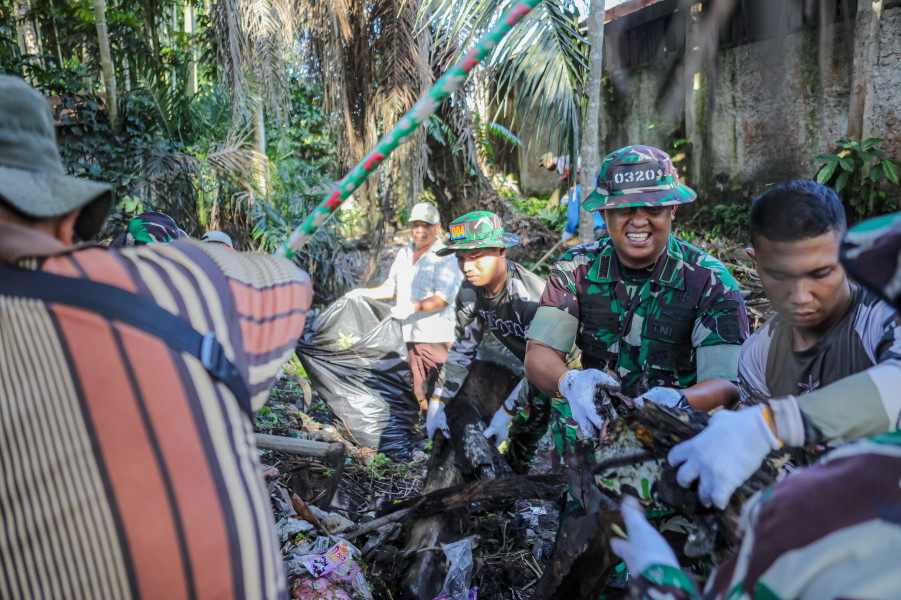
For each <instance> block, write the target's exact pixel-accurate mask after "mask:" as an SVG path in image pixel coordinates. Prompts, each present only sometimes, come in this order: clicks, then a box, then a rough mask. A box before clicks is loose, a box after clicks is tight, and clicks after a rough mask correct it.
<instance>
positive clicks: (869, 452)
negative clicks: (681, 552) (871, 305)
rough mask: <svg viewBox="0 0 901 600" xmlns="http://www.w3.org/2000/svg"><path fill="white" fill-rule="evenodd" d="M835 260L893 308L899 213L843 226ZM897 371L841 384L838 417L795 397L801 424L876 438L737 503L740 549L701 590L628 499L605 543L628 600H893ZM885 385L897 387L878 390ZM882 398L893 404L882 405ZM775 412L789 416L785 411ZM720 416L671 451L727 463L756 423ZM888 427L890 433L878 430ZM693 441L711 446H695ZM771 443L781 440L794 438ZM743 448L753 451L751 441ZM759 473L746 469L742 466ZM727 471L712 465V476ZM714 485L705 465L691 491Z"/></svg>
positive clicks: (897, 527) (898, 292)
mask: <svg viewBox="0 0 901 600" xmlns="http://www.w3.org/2000/svg"><path fill="white" fill-rule="evenodd" d="M840 256H841V262H842V264H843V265H844V267H845V269H846V270H847V271H848V273H849V274H850V275H851V276H852V277H853V278H854V279H855V280H856V281H858V282H859V283H860V284H861V285H862V286H864V287H865V288H867V289H869V290H870V291H872V292H873V293H875V294H877V295H878V296H879V297H881V298H882V299H883V300H885V301H886V302H887V303H889V304H890V305H891V306H892V307H893V308H894V309H895V310H896V311H897V310H898V309H899V308H901V269H899V266H901V213H895V214H892V215H886V216H882V217H877V218H875V219H871V220H869V221H865V222H864V223H862V224H860V225H858V226H856V227H854V228H852V229H851V230H849V231H848V232H847V234H846V235H845V237H844V240H843V241H842V243H841V250H840ZM892 371H893V372H892ZM897 371H898V369H897V368H894V369H892V370H890V371H889V373H885V374H883V375H881V376H877V377H871V379H872V381H871V382H866V381H864V380H863V378H860V380H859V381H858V382H857V385H856V386H854V387H853V388H848V389H846V392H847V393H846V396H847V399H850V400H853V401H854V402H857V403H858V404H856V405H855V407H854V410H848V409H847V406H845V407H844V409H843V410H842V412H841V414H842V415H843V418H842V419H837V418H834V415H837V414H838V413H837V412H836V411H835V409H836V408H837V407H836V406H835V404H836V402H835V401H834V399H828V398H824V399H823V401H822V402H820V403H811V404H806V405H804V406H802V407H800V408H799V407H798V405H797V403H794V405H793V408H792V410H793V411H795V413H796V416H795V417H793V419H796V420H797V422H798V424H801V423H808V424H811V425H815V426H817V427H820V428H822V429H823V430H827V429H828V430H829V432H830V433H831V434H833V435H836V436H841V437H842V438H843V439H844V440H845V441H850V440H854V439H859V438H861V437H864V436H873V435H875V434H879V435H875V437H870V438H869V439H866V440H863V441H858V442H856V443H854V444H847V445H844V446H842V447H841V448H838V449H837V450H833V451H832V452H830V453H829V454H827V455H826V456H825V457H824V458H823V459H822V460H821V461H820V462H819V463H817V464H816V465H814V466H812V467H808V468H804V469H801V470H799V471H797V472H795V473H792V474H791V475H789V476H788V477H786V478H785V479H783V480H782V481H780V482H779V483H776V484H774V485H773V486H771V487H769V488H766V489H764V490H761V491H760V492H758V493H757V494H756V495H754V496H753V497H752V498H751V499H750V500H749V501H748V502H747V503H745V505H744V509H743V511H742V516H741V519H740V521H739V535H738V539H740V540H741V546H740V547H739V548H738V549H737V552H736V553H735V554H733V555H732V556H731V557H729V558H728V559H726V560H725V561H724V562H723V563H722V564H721V565H720V566H719V567H718V568H717V569H716V571H715V572H714V573H713V575H712V576H711V577H710V579H709V581H708V582H707V585H706V588H705V589H704V591H703V592H701V591H700V590H698V589H697V587H696V586H695V584H694V582H693V581H692V580H691V579H690V578H689V577H688V576H687V575H686V574H685V573H683V572H682V570H681V568H680V565H679V561H678V559H677V557H676V556H675V554H674V553H673V551H672V549H671V548H670V547H669V546H668V545H667V543H666V541H665V540H664V539H663V538H662V537H661V536H660V534H658V533H657V532H656V531H655V530H654V528H653V527H651V526H650V525H649V524H648V523H647V521H646V520H645V517H644V515H643V510H642V508H641V507H640V506H639V505H638V503H637V502H634V501H633V500H632V499H631V498H629V499H627V500H626V501H624V502H623V506H622V513H623V519H624V521H625V524H626V529H627V533H628V539H615V540H612V541H611V549H612V550H613V551H614V552H615V553H616V554H617V555H618V556H620V557H622V558H623V560H624V561H625V562H626V565H627V566H628V570H629V572H630V573H631V574H632V575H633V576H634V577H635V580H634V584H633V586H632V589H631V590H630V592H631V597H634V598H642V599H647V600H650V599H652V598H669V599H672V600H683V599H684V600H687V599H696V598H768V599H772V600H779V599H781V598H786V599H788V598H886V599H888V598H897V597H898V590H901V570H899V569H898V558H897V556H898V555H897V551H898V550H897V549H898V547H899V546H901V524H899V523H901V519H899V516H898V515H899V507H901V487H899V485H898V481H899V479H901V432H899V431H898V430H897V427H898V422H899V414H901V403H899V402H898V401H897V396H898V393H897V390H898V380H899V376H898V374H897ZM871 375H872V374H871ZM852 377H857V375H855V376H852ZM847 379H851V377H849V378H847ZM836 385H840V383H838V382H837V383H834V384H833V386H836ZM889 390H894V393H893V394H884V393H883V392H886V391H889ZM822 391H825V390H820V391H819V392H813V393H811V394H808V395H807V396H804V398H812V397H813V396H814V395H816V394H818V393H821V392H822ZM888 396H894V398H895V399H894V400H891V401H889V402H886V401H885V398H887V397H888ZM774 402H785V400H771V401H770V404H773V403H774ZM762 406H765V405H755V406H752V407H750V408H746V409H744V410H741V411H739V412H737V413H732V412H728V411H720V412H718V413H717V414H716V415H714V417H716V416H717V415H724V416H726V417H732V418H733V420H734V419H735V418H736V417H738V418H742V417H741V415H746V416H749V417H751V418H752V419H755V420H757V421H758V422H761V419H759V418H758V417H756V415H757V414H759V413H760V411H761V407H762ZM782 410H784V411H788V410H789V406H788V405H786V406H785V407H783V409H782ZM830 413H832V414H830ZM728 423H729V419H727V420H718V419H716V418H714V419H712V420H711V423H710V425H709V426H708V427H707V429H705V430H704V431H703V432H701V433H700V434H699V435H698V436H695V437H694V438H692V439H690V440H688V441H687V442H684V443H683V444H680V445H679V446H676V447H675V448H674V449H673V450H672V451H671V455H670V456H671V458H672V453H674V452H676V451H677V450H680V449H684V450H685V452H684V453H685V454H686V455H694V456H701V457H705V456H707V457H709V455H710V454H711V453H713V454H722V453H723V451H725V454H726V460H729V459H732V458H737V457H741V456H743V455H745V454H747V450H748V448H749V446H748V445H747V444H748V442H749V441H750V440H749V438H748V436H747V435H741V431H742V430H746V431H754V430H758V431H759V430H760V429H761V426H753V425H749V426H748V427H747V428H739V429H735V428H732V429H731V430H730V428H729V427H728ZM833 424H834V425H833ZM767 425H769V427H770V428H771V429H772V432H771V433H770V434H769V436H770V437H773V436H775V435H779V436H780V438H781V437H783V436H784V435H785V430H786V428H783V427H778V428H776V427H774V426H773V420H772V415H771V416H770V417H769V418H768V419H767V421H766V423H765V424H764V425H763V426H762V427H763V428H764V429H766V427H767ZM776 425H777V426H778V425H779V422H778V419H777V421H776ZM787 429H789V430H791V429H793V428H791V427H788V428H787ZM892 430H894V431H892ZM885 431H889V432H890V433H880V432H885ZM717 432H719V433H717ZM736 433H738V434H739V435H738V436H736ZM710 434H713V435H710ZM701 437H704V438H713V439H716V442H718V443H716V444H707V443H705V444H702V445H700V446H698V445H695V444H693V442H694V441H695V440H697V439H698V438H701ZM776 441H777V442H778V443H777V446H778V445H779V444H781V443H785V445H790V444H792V443H797V442H799V441H800V439H796V440H790V439H784V438H783V439H779V440H776ZM705 446H706V447H705ZM768 450H769V448H767V450H766V451H764V454H766V452H767V451H768ZM750 454H754V450H753V447H751V452H750ZM759 464H760V462H759V460H757V462H756V465H759ZM683 467H684V465H683ZM756 468H757V466H752V467H751V471H749V472H753V471H754V470H756ZM723 473H724V471H723V470H716V471H714V472H713V474H714V475H715V477H714V479H716V477H718V476H721V475H722V474H723ZM680 482H682V479H681V478H680ZM710 484H711V482H710V481H705V477H704V473H703V471H702V476H701V482H700V485H699V490H703V489H704V488H705V486H707V487H708V489H709V486H710ZM713 485H714V487H715V486H716V482H715V481H714V484H713ZM726 498H728V495H726Z"/></svg>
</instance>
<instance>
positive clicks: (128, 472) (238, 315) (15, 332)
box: [0, 224, 311, 599]
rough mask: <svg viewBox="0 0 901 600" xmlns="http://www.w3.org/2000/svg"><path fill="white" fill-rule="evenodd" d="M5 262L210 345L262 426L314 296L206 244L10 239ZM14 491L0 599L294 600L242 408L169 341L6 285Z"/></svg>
mask: <svg viewBox="0 0 901 600" xmlns="http://www.w3.org/2000/svg"><path fill="white" fill-rule="evenodd" d="M29 255H30V256H32V257H37V256H40V257H46V258H28V256H29ZM0 260H2V261H3V262H7V263H13V264H17V265H19V266H21V267H25V268H40V269H42V270H44V271H45V272H49V273H54V274H57V275H63V276H67V277H74V278H84V279H91V280H94V281H99V282H103V283H106V284H108V285H113V286H117V287H120V288H122V289H125V290H128V291H131V292H134V293H136V294H139V295H142V296H145V297H148V298H151V299H153V300H154V301H156V303H157V304H159V305H160V306H161V307H163V308H164V309H166V310H168V311H170V312H172V313H175V314H176V315H179V316H180V317H182V318H184V319H185V320H186V321H188V322H189V323H190V324H191V325H192V326H193V327H194V328H195V329H196V330H197V331H199V332H200V333H206V332H209V331H214V332H215V334H216V337H217V338H218V339H219V341H220V342H221V344H222V345H223V347H224V348H225V352H226V354H227V356H228V358H229V359H230V360H231V361H232V363H233V364H234V365H235V366H236V367H237V369H238V370H239V371H240V373H241V374H242V376H243V378H244V380H245V382H246V383H247V384H248V387H249V389H250V391H251V395H252V404H253V407H254V408H259V407H260V406H261V405H262V403H263V402H264V401H265V399H266V397H267V394H268V389H269V387H270V385H271V384H272V382H273V380H274V377H275V375H276V373H277V371H278V368H279V366H280V365H282V364H283V361H284V360H285V359H286V358H287V357H288V355H289V354H290V352H291V351H292V350H293V348H294V345H295V343H296V340H297V338H298V336H299V335H300V333H301V330H302V328H303V324H304V319H305V316H304V315H305V309H306V308H308V306H309V302H310V295H311V294H310V285H309V281H308V278H307V276H306V274H305V273H303V272H302V271H300V270H299V269H297V268H296V267H294V266H293V265H292V264H290V263H289V262H288V261H285V260H282V259H278V258H275V257H270V256H265V255H257V254H251V253H233V252H231V251H229V250H227V249H225V248H221V247H219V246H217V245H214V244H202V243H199V242H193V241H183V242H176V243H172V244H154V245H150V246H145V247H142V248H134V249H128V250H124V251H122V252H121V253H119V252H113V251H107V250H105V249H102V248H98V247H77V248H74V249H66V248H65V247H63V246H62V245H61V244H59V242H57V241H56V240H54V239H52V238H49V237H47V236H45V235H43V234H41V233H37V232H35V231H32V230H28V229H23V228H20V227H14V226H10V225H2V224H0ZM0 479H2V484H0V597H2V598H67V599H75V598H166V599H181V598H282V597H285V593H286V585H285V577H284V573H283V570H282V565H281V560H280V557H279V554H278V540H277V537H276V533H275V528H274V527H273V522H272V513H271V508H270V503H269V499H268V496H267V493H266V490H265V487H264V485H263V481H262V478H261V476H260V473H259V460H258V458H257V449H256V447H255V444H254V440H253V431H252V425H251V423H250V422H249V421H248V419H247V418H246V416H245V415H244V413H242V411H241V409H240V407H239V406H238V403H237V401H236V399H235V398H234V396H233V395H232V394H231V392H229V390H228V389H227V388H226V387H225V386H224V385H223V384H221V383H219V382H217V381H215V380H214V379H212V378H211V377H210V376H209V375H208V373H207V372H206V370H205V369H204V368H203V366H202V365H201V364H200V362H199V361H198V360H197V359H195V358H194V357H193V356H190V355H187V354H183V353H180V352H177V351H174V350H171V349H170V348H169V346H168V345H167V344H166V342H164V341H162V340H160V339H157V338H155V337H152V336H150V335H148V334H146V333H144V332H143V331H140V330H137V329H134V328H133V327H131V326H129V325H126V324H123V323H121V322H111V321H108V320H107V319H105V318H104V317H103V316H101V315H99V314H96V313H92V312H88V311H85V310H83V309H79V308H74V307H70V306H65V305H58V304H48V303H44V302H41V301H35V300H23V299H20V298H15V297H11V296H4V295H3V288H2V284H0Z"/></svg>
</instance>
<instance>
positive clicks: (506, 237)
mask: <svg viewBox="0 0 901 600" xmlns="http://www.w3.org/2000/svg"><path fill="white" fill-rule="evenodd" d="M448 231H450V244H449V245H447V246H446V247H444V248H442V249H441V250H438V251H437V252H436V253H435V254H437V255H438V256H447V255H448V254H451V253H453V252H456V251H457V250H471V249H473V248H509V247H511V246H516V245H517V244H519V238H518V237H516V236H515V235H514V234H512V233H504V225H503V223H501V220H500V218H499V217H498V216H497V215H496V214H494V213H493V212H488V211H487V210H477V211H475V212H471V213H466V214H465V215H463V216H462V217H458V218H456V219H454V220H453V221H452V222H451V224H450V226H449V227H448Z"/></svg>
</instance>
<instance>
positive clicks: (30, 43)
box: [16, 0, 41, 84]
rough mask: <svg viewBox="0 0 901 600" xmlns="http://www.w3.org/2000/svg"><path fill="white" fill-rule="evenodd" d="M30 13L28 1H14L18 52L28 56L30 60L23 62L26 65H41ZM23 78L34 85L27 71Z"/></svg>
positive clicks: (36, 37) (38, 46) (39, 50)
mask: <svg viewBox="0 0 901 600" xmlns="http://www.w3.org/2000/svg"><path fill="white" fill-rule="evenodd" d="M30 12H31V2H30V0H16V31H17V33H18V38H19V52H20V53H21V54H22V57H23V58H24V57H25V56H26V55H30V56H31V58H29V59H27V60H26V61H25V64H26V65H33V64H35V65H38V66H40V64H41V59H40V56H41V48H40V44H39V43H38V34H37V31H35V28H34V22H32V20H31V19H30V18H29V13H30ZM25 77H26V78H27V79H28V81H29V82H30V83H32V84H33V83H34V80H33V77H32V76H31V73H30V71H29V70H28V69H26V70H25Z"/></svg>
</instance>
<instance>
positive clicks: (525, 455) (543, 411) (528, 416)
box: [504, 392, 551, 475]
mask: <svg viewBox="0 0 901 600" xmlns="http://www.w3.org/2000/svg"><path fill="white" fill-rule="evenodd" d="M550 412H551V399H550V398H548V397H547V395H545V394H544V393H542V392H539V393H538V394H537V395H535V396H533V397H532V398H531V399H530V400H529V405H528V406H527V407H526V408H525V410H520V411H519V412H517V413H516V414H515V415H513V422H512V423H511V425H510V435H509V436H508V439H507V448H506V450H504V457H505V458H506V459H507V463H508V464H509V465H510V468H511V469H513V472H514V473H517V474H518V475H524V474H526V473H528V471H529V467H531V465H532V463H533V462H535V451H536V450H537V448H538V442H539V441H541V438H542V437H544V434H545V432H546V431H547V426H548V419H549V418H550Z"/></svg>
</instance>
